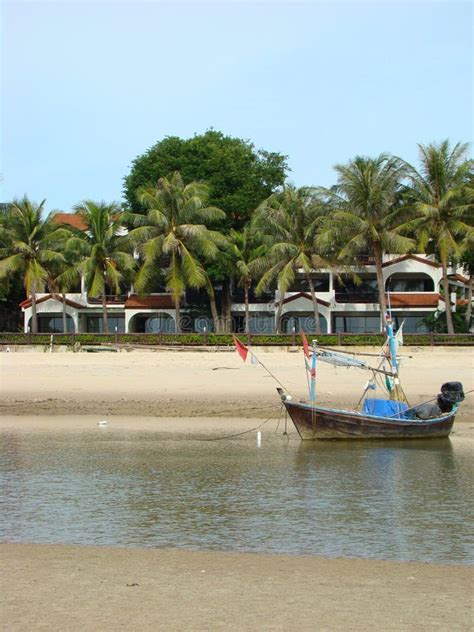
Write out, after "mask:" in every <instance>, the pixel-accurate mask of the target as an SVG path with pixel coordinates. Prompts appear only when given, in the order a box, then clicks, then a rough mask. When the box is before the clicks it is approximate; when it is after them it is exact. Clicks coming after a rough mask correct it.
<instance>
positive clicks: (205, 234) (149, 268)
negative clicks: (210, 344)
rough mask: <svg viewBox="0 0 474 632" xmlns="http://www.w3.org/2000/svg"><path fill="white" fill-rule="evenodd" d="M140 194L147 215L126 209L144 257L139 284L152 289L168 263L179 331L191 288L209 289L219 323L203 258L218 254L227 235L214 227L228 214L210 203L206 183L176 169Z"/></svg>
mask: <svg viewBox="0 0 474 632" xmlns="http://www.w3.org/2000/svg"><path fill="white" fill-rule="evenodd" d="M139 199H140V202H141V204H142V205H143V206H144V208H146V209H147V211H148V212H147V214H146V215H142V214H140V213H128V214H127V218H128V222H129V223H130V224H131V225H132V226H134V227H135V228H133V229H132V230H131V231H130V233H129V238H130V241H131V243H132V244H133V245H134V246H135V247H136V248H137V250H138V253H139V255H140V258H141V261H142V265H141V267H140V270H139V271H138V274H137V276H136V278H135V287H136V289H137V290H138V291H139V292H144V291H146V290H148V289H150V282H151V281H152V280H153V279H155V278H156V271H157V269H158V268H161V267H163V266H164V267H165V277H166V288H167V289H168V290H169V291H170V292H171V293H172V295H173V298H174V302H175V311H176V331H177V332H178V333H179V332H180V331H181V318H180V309H181V301H182V297H183V293H184V291H185V289H186V287H192V288H201V287H202V288H205V289H207V290H208V292H209V296H210V298H211V310H212V315H213V319H214V323H215V327H217V312H216V309H215V300H214V291H213V289H212V285H211V284H210V282H209V278H208V276H207V274H206V271H205V268H204V266H203V262H204V261H206V260H212V259H213V258H215V256H216V255H217V252H218V249H219V246H220V245H222V244H223V242H224V238H223V237H222V235H221V234H220V233H219V232H218V231H215V230H211V229H210V226H211V225H212V224H213V223H214V222H217V221H222V220H224V219H225V213H224V212H223V211H222V210H220V209H218V208H216V207H214V206H210V205H208V204H207V199H208V188H207V186H206V185H204V184H199V183H197V182H192V183H190V184H187V185H185V184H184V182H183V178H182V177H181V174H180V173H179V172H177V171H175V172H174V173H172V174H170V175H169V176H168V177H163V178H160V179H159V180H158V183H157V185H156V187H154V188H144V189H141V190H140V192H139Z"/></svg>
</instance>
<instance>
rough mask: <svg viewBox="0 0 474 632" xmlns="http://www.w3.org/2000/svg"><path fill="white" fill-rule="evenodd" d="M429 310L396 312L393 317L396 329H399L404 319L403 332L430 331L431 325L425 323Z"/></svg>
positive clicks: (423, 332) (418, 332)
mask: <svg viewBox="0 0 474 632" xmlns="http://www.w3.org/2000/svg"><path fill="white" fill-rule="evenodd" d="M429 315H430V313H429V312H425V313H423V312H420V313H418V314H395V315H392V318H393V320H394V323H395V329H398V328H399V327H400V326H401V324H402V323H403V321H405V324H404V325H403V332H404V333H405V334H425V333H427V332H429V331H430V329H429V327H428V326H427V325H426V324H425V322H424V319H425V318H426V317H427V316H429Z"/></svg>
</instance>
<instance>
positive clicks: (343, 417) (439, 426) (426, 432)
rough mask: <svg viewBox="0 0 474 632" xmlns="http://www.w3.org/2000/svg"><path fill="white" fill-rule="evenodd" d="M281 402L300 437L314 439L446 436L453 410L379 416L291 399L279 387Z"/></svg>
mask: <svg viewBox="0 0 474 632" xmlns="http://www.w3.org/2000/svg"><path fill="white" fill-rule="evenodd" d="M278 391H279V392H280V396H281V399H282V402H283V404H284V406H285V408H286V410H287V411H288V414H289V416H290V418H291V420H292V421H293V423H294V425H295V428H296V430H297V431H298V434H299V435H300V437H301V439H303V440H315V439H428V438H440V437H447V436H448V435H449V433H450V432H451V430H452V427H453V423H454V418H455V414H456V411H455V410H452V411H451V412H449V413H446V414H445V415H442V416H441V417H437V418H433V419H425V420H422V419H408V418H407V419H404V418H401V417H397V418H394V417H379V416H376V415H368V414H366V413H363V412H358V411H353V410H338V409H335V408H324V407H322V406H317V405H313V404H311V403H306V402H293V401H292V399H290V398H289V397H288V395H285V394H284V392H283V390H282V389H278Z"/></svg>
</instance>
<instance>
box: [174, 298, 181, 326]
mask: <svg viewBox="0 0 474 632" xmlns="http://www.w3.org/2000/svg"><path fill="white" fill-rule="evenodd" d="M180 298H181V297H179V296H175V298H174V311H175V319H176V326H175V330H176V333H177V334H180V333H181V306H180Z"/></svg>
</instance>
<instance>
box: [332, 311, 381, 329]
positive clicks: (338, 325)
mask: <svg viewBox="0 0 474 632" xmlns="http://www.w3.org/2000/svg"><path fill="white" fill-rule="evenodd" d="M334 331H335V332H336V333H339V332H341V333H348V334H349V333H350V334H365V333H367V334H368V333H377V332H379V331H380V316H379V315H378V314H374V313H372V314H357V315H348V316H344V315H336V316H334Z"/></svg>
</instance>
